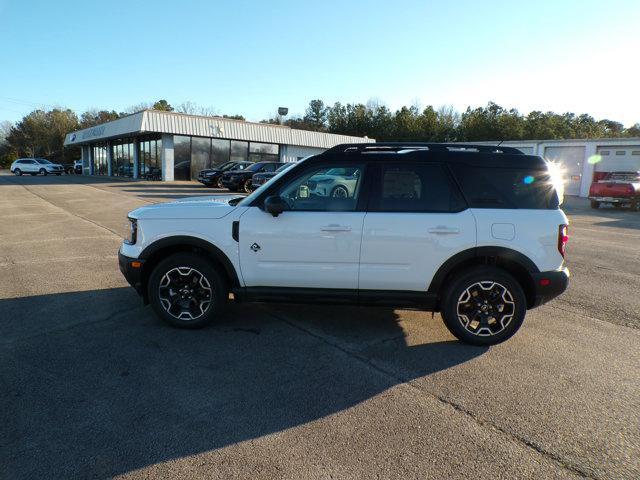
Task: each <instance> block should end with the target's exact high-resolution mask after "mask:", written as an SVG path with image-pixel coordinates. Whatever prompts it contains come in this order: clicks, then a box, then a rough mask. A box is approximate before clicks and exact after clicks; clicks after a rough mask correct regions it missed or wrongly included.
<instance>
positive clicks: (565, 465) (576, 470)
mask: <svg viewBox="0 0 640 480" xmlns="http://www.w3.org/2000/svg"><path fill="white" fill-rule="evenodd" d="M261 308H262V309H263V311H265V313H266V314H267V315H270V316H271V317H273V318H275V319H276V320H279V321H281V322H283V323H286V324H287V325H289V326H291V327H293V328H295V329H297V330H299V331H301V332H304V333H306V334H307V335H310V336H312V337H314V338H316V339H318V340H320V341H321V342H323V343H325V344H326V345H329V346H330V347H333V348H335V349H337V350H340V351H341V352H343V353H344V354H346V355H348V356H350V357H352V358H353V359H355V360H357V361H359V362H361V363H363V364H364V365H365V366H367V367H368V368H371V369H373V370H375V371H376V372H378V373H380V374H382V375H384V376H386V377H388V378H389V379H391V380H392V381H393V382H394V383H401V384H404V385H407V386H408V387H409V388H412V389H413V390H415V391H416V392H418V393H420V394H421V395H425V394H426V395H429V396H430V397H431V398H433V399H435V400H437V401H439V402H440V403H442V404H445V405H447V406H449V407H450V408H453V409H454V410H456V411H457V412H459V413H462V414H463V415H465V416H467V417H469V418H470V419H471V420H473V421H474V422H475V423H476V424H477V425H479V426H481V427H484V428H487V429H490V430H492V431H494V432H497V433H499V434H501V435H503V436H505V437H507V438H508V439H510V440H511V441H513V442H515V443H518V444H521V445H523V446H525V447H527V448H528V449H531V450H533V451H535V452H536V453H538V454H539V455H541V456H543V457H545V458H547V459H548V460H550V461H552V462H553V463H554V464H556V465H557V466H558V467H560V468H562V469H563V470H566V471H568V472H571V473H573V474H576V475H579V476H581V477H583V478H587V479H592V480H601V478H602V477H599V476H598V475H597V474H596V473H595V472H593V471H587V470H586V469H583V468H581V467H580V466H577V465H574V464H572V463H570V462H569V461H567V460H566V459H564V458H563V457H561V456H560V455H558V454H556V453H554V452H551V451H549V450H547V449H545V448H544V447H543V446H542V445H540V444H538V443H536V442H535V441H534V440H530V439H528V438H526V437H522V436H520V435H518V434H516V433H514V432H511V431H509V430H507V429H505V428H504V427H501V426H499V425H496V424H495V423H493V422H491V421H489V420H486V419H484V418H482V417H479V416H478V415H476V414H475V413H474V412H472V411H471V410H468V409H467V408H465V407H464V406H463V405H461V404H458V403H456V402H453V401H451V400H449V399H447V398H445V397H443V396H441V395H437V394H435V393H433V392H429V391H427V390H424V389H422V388H420V387H418V386H417V385H416V384H415V383H414V381H413V380H412V379H410V378H407V377H405V376H402V375H399V374H398V373H397V372H394V371H392V370H389V369H388V368H385V367H384V366H382V365H380V364H379V363H378V362H375V361H372V360H371V359H369V358H367V357H365V356H364V355H361V354H359V353H358V352H357V351H355V350H352V349H348V348H346V347H343V346H341V345H339V344H337V343H335V342H333V341H331V340H330V339H329V338H327V337H326V336H324V335H321V334H318V333H316V332H314V331H312V330H309V329H307V328H305V327H303V326H301V325H299V324H298V323H296V322H294V321H292V320H290V319H289V318H287V317H286V316H281V315H279V314H278V313H275V312H273V311H271V310H269V309H268V308H267V307H264V306H263V307H261Z"/></svg>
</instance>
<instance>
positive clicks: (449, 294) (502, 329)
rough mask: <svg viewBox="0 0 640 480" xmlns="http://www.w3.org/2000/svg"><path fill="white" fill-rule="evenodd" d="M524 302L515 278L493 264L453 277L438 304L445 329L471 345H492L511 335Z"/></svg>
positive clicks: (518, 320) (520, 318)
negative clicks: (440, 306) (440, 304)
mask: <svg viewBox="0 0 640 480" xmlns="http://www.w3.org/2000/svg"><path fill="white" fill-rule="evenodd" d="M526 310H527V305H526V298H525V295H524V292H523V291H522V287H521V286H520V284H519V283H518V281H517V280H516V279H515V278H513V277H512V276H511V275H510V274H509V273H507V272H505V271H504V270H500V269H498V268H495V267H478V268H474V269H472V270H468V271H466V272H464V273H462V274H460V275H458V276H457V277H455V278H454V279H453V282H452V284H451V286H450V287H449V288H448V289H447V291H446V293H445V295H444V298H443V303H442V317H443V319H444V323H445V325H446V326H447V328H448V329H449V331H450V332H451V333H452V334H453V335H455V336H456V337H457V338H458V339H459V340H461V341H463V342H465V343H470V344H473V345H495V344H497V343H500V342H503V341H505V340H507V339H508V338H510V337H511V336H513V335H514V334H515V333H516V332H517V331H518V329H519V328H520V326H521V325H522V322H523V321H524V317H525V314H526Z"/></svg>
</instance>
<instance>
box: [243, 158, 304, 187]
mask: <svg viewBox="0 0 640 480" xmlns="http://www.w3.org/2000/svg"><path fill="white" fill-rule="evenodd" d="M294 165H295V163H294V162H290V163H285V164H284V165H282V166H281V167H280V168H278V169H277V170H276V171H275V172H264V173H256V174H254V175H253V177H251V187H252V188H253V189H254V190H255V189H256V188H258V187H261V186H262V185H264V184H265V183H267V182H268V181H269V180H271V179H272V178H273V177H275V176H276V175H277V174H279V173H280V172H284V171H285V170H286V169H288V168H291V167H293V166H294Z"/></svg>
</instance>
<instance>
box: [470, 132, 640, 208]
mask: <svg viewBox="0 0 640 480" xmlns="http://www.w3.org/2000/svg"><path fill="white" fill-rule="evenodd" d="M477 143H480V144H485V145H497V144H498V142H497V141H496V142H477ZM501 145H504V146H509V147H516V148H517V149H519V150H521V151H522V152H523V153H526V154H528V155H540V156H541V157H544V158H545V159H547V160H551V161H554V162H558V163H559V164H561V166H562V167H563V174H564V181H565V194H567V195H577V196H580V197H587V196H588V195H589V187H590V186H591V182H592V181H593V180H594V179H596V180H597V179H598V178H599V177H601V176H602V175H603V174H604V173H606V172H637V171H640V138H594V139H589V140H526V141H505V142H502V143H501Z"/></svg>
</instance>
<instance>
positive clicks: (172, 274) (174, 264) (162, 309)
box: [148, 253, 228, 328]
mask: <svg viewBox="0 0 640 480" xmlns="http://www.w3.org/2000/svg"><path fill="white" fill-rule="evenodd" d="M148 294H149V302H150V303H151V306H152V307H153V309H154V311H155V312H156V313H157V314H158V316H159V317H160V318H162V319H163V320H164V321H165V322H167V323H169V324H171V325H173V326H174V327H179V328H200V327H203V326H205V325H207V324H209V323H211V322H212V321H213V320H214V319H215V318H216V317H217V316H219V315H220V314H221V313H222V312H223V311H224V308H225V306H226V303H227V297H228V291H227V286H226V282H225V281H224V278H223V277H222V275H220V273H218V271H217V270H216V267H215V266H214V265H213V264H211V262H209V261H208V260H207V259H206V258H204V257H202V256H201V255H196V254H193V253H176V254H174V255H171V256H170V257H168V258H166V259H165V260H163V261H161V262H160V263H159V264H158V265H157V266H156V267H155V268H154V269H153V271H152V272H151V277H150V278H149V285H148Z"/></svg>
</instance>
